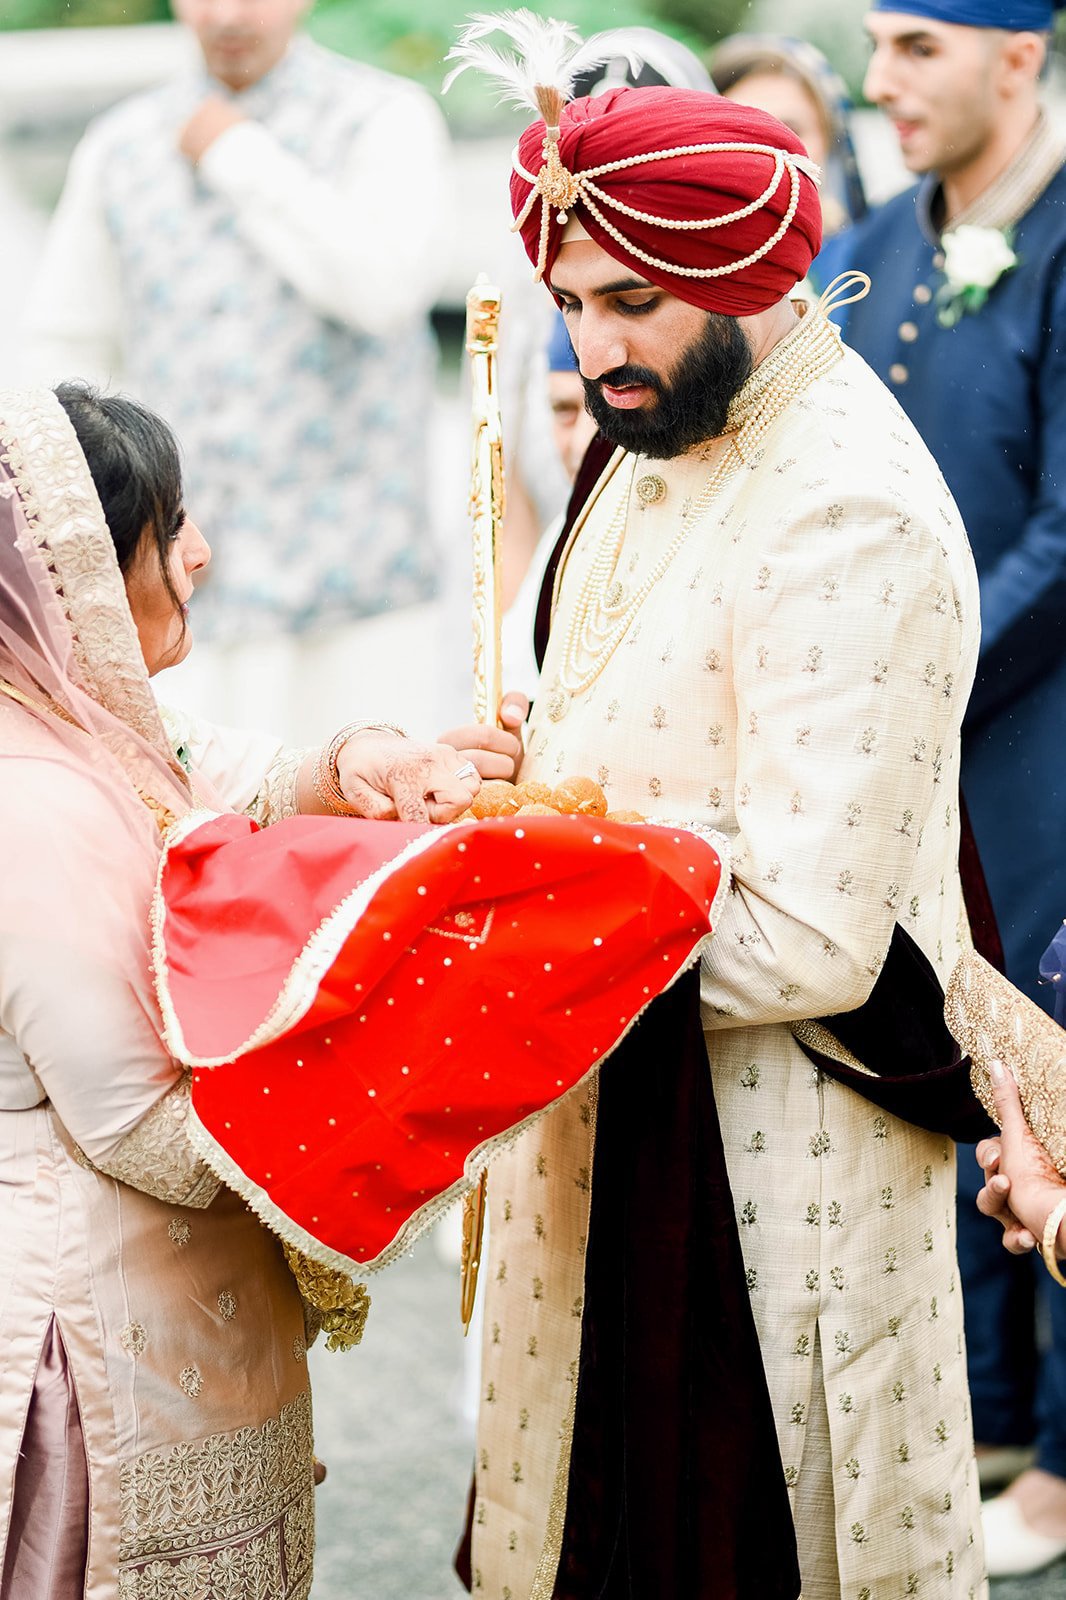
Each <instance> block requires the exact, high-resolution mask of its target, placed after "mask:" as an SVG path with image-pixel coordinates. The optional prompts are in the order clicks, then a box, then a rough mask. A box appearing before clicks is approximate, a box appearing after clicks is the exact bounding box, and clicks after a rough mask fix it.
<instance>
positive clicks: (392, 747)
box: [337, 729, 481, 822]
mask: <svg viewBox="0 0 1066 1600" xmlns="http://www.w3.org/2000/svg"><path fill="white" fill-rule="evenodd" d="M471 763H472V757H469V756H467V755H465V754H464V753H463V752H462V751H457V750H455V749H454V748H453V747H452V746H451V745H449V744H416V743H415V742H414V741H413V740H411V739H402V738H399V737H397V736H396V735H394V734H389V733H381V732H379V731H377V730H376V729H366V730H365V731H364V732H361V733H356V734H353V736H352V737H351V738H350V739H349V740H347V742H346V743H345V744H343V745H342V746H341V748H340V750H339V751H338V753H337V777H338V779H339V781H340V787H341V792H342V793H343V795H344V798H345V800H347V802H348V804H349V805H350V806H351V807H352V810H353V811H354V812H355V814H356V815H357V816H360V817H368V818H370V819H371V820H373V821H376V822H385V821H390V820H392V819H394V818H398V819H399V820H400V821H401V822H451V821H453V820H454V818H456V817H457V816H459V814H460V813H461V812H463V811H465V810H466V809H467V807H468V806H469V804H470V802H471V800H473V798H474V796H475V795H476V794H477V792H478V790H479V789H480V788H481V778H480V776H479V775H478V773H477V771H476V770H470V769H471ZM464 767H466V768H467V771H466V772H465V774H463V775H462V776H458V775H457V774H459V773H460V772H462V769H463V768H464Z"/></svg>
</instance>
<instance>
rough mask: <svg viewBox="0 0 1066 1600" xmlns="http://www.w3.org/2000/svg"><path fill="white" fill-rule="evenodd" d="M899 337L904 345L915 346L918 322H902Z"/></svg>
mask: <svg viewBox="0 0 1066 1600" xmlns="http://www.w3.org/2000/svg"><path fill="white" fill-rule="evenodd" d="M899 336H900V338H901V339H902V340H903V342H904V344H913V343H914V341H915V339H917V337H918V324H917V323H916V322H901V323H900V325H899Z"/></svg>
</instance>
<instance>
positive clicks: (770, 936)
mask: <svg viewBox="0 0 1066 1600" xmlns="http://www.w3.org/2000/svg"><path fill="white" fill-rule="evenodd" d="M789 465H792V463H789ZM860 467H861V464H860ZM858 476H859V468H856V469H855V470H854V472H852V474H851V479H852V482H851V489H850V491H849V492H847V493H841V490H840V487H839V480H838V481H837V482H835V483H834V484H833V486H832V487H831V488H827V487H821V488H817V489H812V490H811V491H809V492H808V491H799V492H798V494H797V497H796V499H794V500H793V501H792V503H791V504H790V505H789V504H787V501H786V500H785V498H784V497H783V496H782V495H781V494H778V495H777V496H775V497H774V501H773V504H774V511H775V513H777V515H776V518H775V520H770V521H768V522H767V523H766V525H765V526H764V528H763V529H761V530H760V537H759V539H758V554H757V556H755V557H754V558H753V560H752V561H751V563H750V564H749V566H748V569H747V571H746V573H743V574H742V577H741V580H740V593H739V597H738V601H737V606H736V611H735V615H734V629H733V677H734V690H735V697H736V717H737V734H736V737H737V777H736V814H737V821H738V825H739V834H738V837H737V838H736V840H735V844H734V853H733V871H734V880H733V884H732V892H731V893H730V894H729V896H728V898H727V900H726V903H725V906H724V909H723V913H722V916H721V920H720V924H719V927H718V928H717V930H716V933H715V937H714V938H713V939H712V940H711V941H710V942H709V944H708V946H707V950H706V953H705V955H704V958H703V964H702V997H703V1004H704V1025H705V1026H706V1027H708V1028H732V1027H736V1026H738V1025H745V1024H760V1023H774V1022H792V1021H797V1020H799V1019H801V1018H808V1017H820V1016H826V1015H832V1014H834V1013H837V1012H841V1011H848V1010H852V1009H854V1008H855V1007H856V1006H859V1005H861V1004H862V1002H863V1001H864V999H865V998H866V996H867V995H868V993H869V991H870V989H871V988H872V986H873V984H874V981H875V979H876V977H877V974H878V972H879V970H880V966H881V964H882V962H883V959H884V956H885V953H886V951H887V949H888V945H889V942H890V940H891V937H892V931H893V928H894V925H895V923H896V922H897V921H899V922H900V923H902V925H903V926H904V927H905V928H906V927H907V925H908V919H911V920H913V919H916V918H917V917H918V915H919V912H920V907H919V905H918V904H917V903H916V901H915V899H913V898H912V897H911V893H910V889H909V887H908V886H909V885H910V883H911V880H912V877H913V871H914V865H915V859H916V855H917V852H918V851H919V850H920V848H921V840H922V830H923V826H925V825H928V826H929V827H930V828H932V827H934V826H935V827H938V828H941V829H942V828H944V827H945V826H946V825H947V826H951V825H953V821H952V814H953V811H954V813H955V818H956V820H957V795H955V794H954V793H950V794H949V793H941V792H940V790H939V787H938V786H939V783H940V769H941V762H942V756H943V753H944V751H945V750H947V749H948V748H949V746H948V741H957V739H958V730H959V722H960V718H961V710H962V705H963V704H964V703H965V696H966V693H967V692H968V689H969V678H970V676H971V675H972V661H973V657H974V653H975V650H976V645H975V643H973V641H974V639H975V637H976V629H977V626H978V624H977V617H976V615H974V616H972V617H971V616H967V617H965V618H964V617H963V615H962V606H961V602H960V596H959V593H958V592H957V586H956V585H955V584H954V583H953V581H952V577H951V572H950V570H949V563H948V559H947V555H946V552H945V551H944V549H943V548H942V546H941V545H940V544H939V543H938V541H937V538H936V535H935V532H934V531H933V529H932V527H931V526H930V522H929V521H928V520H923V518H922V516H919V515H918V514H916V512H915V511H914V509H913V508H912V507H907V506H905V505H904V503H903V502H902V501H901V500H898V499H895V498H892V497H891V496H890V494H889V493H888V492H881V493H879V492H878V491H877V490H876V489H875V490H873V491H870V490H868V489H865V488H863V487H862V486H861V485H859V483H858V481H857V479H858ZM844 477H845V482H846V481H847V477H848V474H847V473H845V474H844ZM789 482H790V484H791V482H792V480H791V479H790V480H789ZM945 494H946V491H945ZM779 507H783V508H784V509H781V510H780V511H779V510H778V508H779ZM925 511H926V512H927V514H928V517H929V518H930V519H933V520H935V518H936V516H937V514H938V513H937V508H936V507H935V506H929V507H928V508H925ZM966 630H969V634H967V632H966ZM971 645H972V648H971Z"/></svg>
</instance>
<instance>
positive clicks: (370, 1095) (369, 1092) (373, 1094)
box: [366, 1089, 378, 1100]
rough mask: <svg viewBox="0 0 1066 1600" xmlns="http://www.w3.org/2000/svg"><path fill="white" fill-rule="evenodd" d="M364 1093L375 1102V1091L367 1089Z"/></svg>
mask: <svg viewBox="0 0 1066 1600" xmlns="http://www.w3.org/2000/svg"><path fill="white" fill-rule="evenodd" d="M366 1092H367V1094H368V1095H369V1097H370V1099H371V1100H376V1099H377V1093H378V1092H377V1090H376V1089H368V1090H367V1091H366Z"/></svg>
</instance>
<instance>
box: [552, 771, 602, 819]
mask: <svg viewBox="0 0 1066 1600" xmlns="http://www.w3.org/2000/svg"><path fill="white" fill-rule="evenodd" d="M551 803H552V805H553V806H554V807H555V809H556V811H561V812H562V813H563V814H564V816H581V817H603V816H606V814H607V796H606V795H605V794H604V792H603V790H602V789H601V788H600V786H599V784H598V783H594V782H593V780H592V779H591V778H564V779H563V780H562V782H561V783H560V784H558V785H557V786H556V787H555V788H554V789H553V790H552V797H551Z"/></svg>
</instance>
